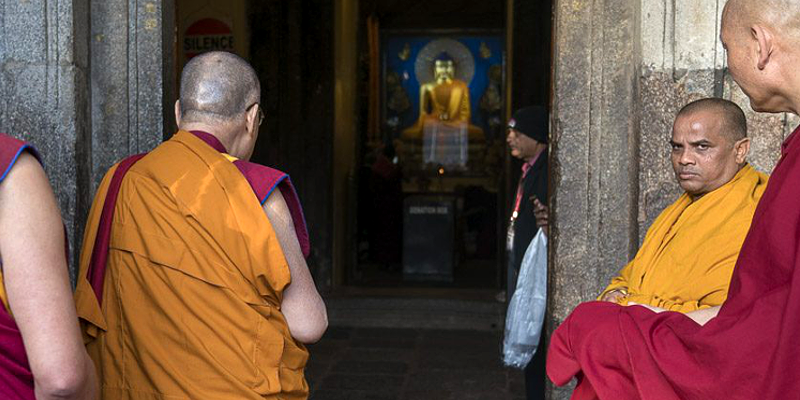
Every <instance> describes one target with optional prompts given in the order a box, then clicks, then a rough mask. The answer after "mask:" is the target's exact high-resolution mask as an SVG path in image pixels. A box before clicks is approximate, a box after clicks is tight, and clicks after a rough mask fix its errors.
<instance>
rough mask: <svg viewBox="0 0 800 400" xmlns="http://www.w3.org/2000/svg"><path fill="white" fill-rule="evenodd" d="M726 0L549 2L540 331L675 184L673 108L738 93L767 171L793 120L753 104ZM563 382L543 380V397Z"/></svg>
mask: <svg viewBox="0 0 800 400" xmlns="http://www.w3.org/2000/svg"><path fill="white" fill-rule="evenodd" d="M724 4H725V0H705V1H702V2H700V1H697V2H690V1H678V2H675V1H673V0H597V1H588V0H570V1H558V2H557V5H556V7H555V10H556V11H555V12H556V15H555V17H556V18H555V52H554V60H553V68H554V92H553V93H554V98H553V111H552V120H553V121H552V122H553V124H552V129H551V137H552V141H551V143H552V144H551V152H552V160H553V163H552V170H551V188H552V189H551V193H550V196H551V199H550V204H551V221H552V224H553V225H552V227H551V232H552V233H551V241H550V243H551V244H550V255H549V256H550V278H549V284H550V289H549V296H550V304H549V305H548V311H549V314H550V315H549V318H548V330H549V332H548V333H552V330H553V329H555V328H556V327H557V326H558V325H559V324H560V323H561V321H563V320H564V318H565V317H566V316H567V315H568V314H569V312H571V311H572V309H573V308H574V307H575V306H576V305H577V304H578V303H580V302H582V301H587V300H592V299H594V298H595V297H596V296H597V294H598V293H599V292H600V290H601V289H602V288H604V287H605V286H606V285H607V283H608V282H609V280H610V278H611V277H612V276H614V275H615V274H616V273H617V272H618V270H619V269H620V268H621V267H622V266H623V265H624V264H625V263H626V262H627V261H628V260H629V259H630V258H632V257H633V255H634V254H635V252H636V250H637V248H638V246H639V244H640V243H641V241H642V240H643V238H644V234H645V233H646V231H647V229H648V228H649V226H650V224H652V222H653V220H654V219H655V218H656V217H657V216H658V214H659V213H660V212H661V211H662V210H663V209H664V208H665V207H666V206H667V205H669V204H671V203H672V202H674V201H675V199H677V197H678V196H679V195H680V193H681V190H680V187H679V186H678V185H677V183H676V182H675V178H674V173H673V171H672V167H671V164H670V161H669V149H670V147H669V142H668V140H669V138H670V136H671V130H672V122H673V120H674V117H675V114H676V113H677V111H678V110H679V109H680V108H681V107H682V106H683V105H685V104H686V103H688V102H690V101H692V100H695V99H699V98H703V97H712V96H716V97H723V98H727V99H730V100H733V101H735V102H736V103H738V104H739V105H740V106H741V107H742V108H743V109H744V110H745V114H746V115H747V118H748V125H749V135H750V137H751V138H752V141H753V145H752V149H751V155H750V157H749V161H750V162H751V163H752V164H753V165H754V166H755V167H756V168H758V169H760V170H761V171H764V172H769V171H771V170H772V168H773V167H774V165H775V163H776V162H777V159H778V157H779V155H780V144H781V142H782V141H783V139H784V138H785V137H786V136H788V134H789V133H791V131H792V130H793V128H794V127H795V126H797V124H798V122H800V119H798V118H797V117H793V116H792V117H790V116H787V115H783V114H781V115H774V114H758V113H755V112H753V111H752V109H750V107H749V102H748V100H747V98H746V97H745V96H744V95H743V94H742V92H741V90H740V89H739V88H738V86H737V85H736V84H735V83H734V82H733V80H732V79H731V78H730V76H729V75H728V73H727V70H726V69H725V54H724V50H723V49H722V46H721V44H720V42H719V31H720V18H721V13H722V9H723V6H724ZM569 394H570V389H569V388H566V389H557V388H551V390H550V392H549V398H550V399H567V398H568V397H569Z"/></svg>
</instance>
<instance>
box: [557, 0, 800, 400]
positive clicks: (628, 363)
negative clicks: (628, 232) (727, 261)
mask: <svg viewBox="0 0 800 400" xmlns="http://www.w3.org/2000/svg"><path fill="white" fill-rule="evenodd" d="M722 18H723V20H722V30H721V39H722V43H723V45H724V46H725V48H726V49H727V54H728V67H729V69H730V73H731V76H732V77H733V79H734V80H735V81H736V82H737V83H738V84H739V86H740V87H741V88H742V90H743V91H744V93H745V94H746V95H747V96H748V97H749V98H750V104H751V106H752V108H753V109H754V110H756V111H763V112H791V113H794V114H800V70H798V65H800V0H729V1H728V3H727V4H726V6H725V10H724V12H723V17H722ZM662 311H663V310H660V309H657V308H655V307H643V306H627V307H626V306H620V305H617V304H611V303H601V302H591V303H585V304H582V305H580V306H578V307H577V308H576V309H575V310H574V311H573V313H572V314H571V315H570V316H569V317H567V319H566V320H565V321H564V322H563V323H562V324H561V326H560V327H559V328H558V329H557V330H556V331H555V333H554V334H553V337H552V339H551V344H550V348H549V350H548V365H547V370H548V376H549V377H550V379H551V380H552V381H553V382H554V383H556V384H557V385H564V384H566V383H568V382H569V381H570V380H571V379H572V378H573V377H575V378H577V383H578V385H577V388H576V389H575V391H574V392H573V395H572V398H573V399H577V400H583V399H603V400H605V399H620V400H628V399H630V400H633V399H644V400H695V399H696V400H700V399H704V400H705V399H742V400H752V399H766V400H777V399H796V398H800V368H798V366H797V364H798V360H800V341H798V340H800V339H799V338H800V128H798V129H797V130H795V132H794V133H792V134H791V136H789V137H788V138H787V139H786V141H785V142H784V143H783V150H782V155H781V158H780V161H779V162H778V164H777V166H776V167H775V170H774V171H773V173H772V176H771V178H770V181H769V184H768V186H767V188H766V190H765V192H764V195H763V197H762V198H761V202H760V203H759V205H758V207H757V208H756V211H755V214H754V217H753V222H752V225H751V228H750V231H749V233H748V234H747V237H746V239H745V241H744V244H743V246H742V249H741V252H740V253H739V258H738V261H737V263H736V266H735V268H734V272H733V277H732V280H731V284H730V288H729V292H728V298H727V300H726V301H725V303H724V304H723V305H722V306H721V307H720V306H718V307H714V308H709V309H705V310H700V311H695V312H690V313H687V314H681V313H677V312H662Z"/></svg>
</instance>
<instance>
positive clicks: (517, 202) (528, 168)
mask: <svg viewBox="0 0 800 400" xmlns="http://www.w3.org/2000/svg"><path fill="white" fill-rule="evenodd" d="M540 155H542V153H541V152H540V153H539V154H537V155H536V157H533V158H532V159H531V160H530V161H528V162H526V163H525V164H523V165H522V176H520V177H519V182H518V183H517V197H516V199H515V200H514V211H513V212H511V223H512V224H513V223H514V221H516V220H517V217H518V216H519V208H520V207H521V206H522V195H523V194H524V191H525V184H524V183H525V177H527V176H528V172H530V171H531V168H532V167H533V164H535V163H536V160H538V159H539V156H540Z"/></svg>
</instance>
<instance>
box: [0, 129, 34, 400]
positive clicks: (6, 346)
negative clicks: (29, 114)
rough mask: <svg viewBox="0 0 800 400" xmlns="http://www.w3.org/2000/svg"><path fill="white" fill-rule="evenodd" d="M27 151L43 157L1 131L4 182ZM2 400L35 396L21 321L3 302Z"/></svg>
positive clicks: (0, 346) (0, 171) (0, 167)
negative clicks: (17, 320)
mask: <svg viewBox="0 0 800 400" xmlns="http://www.w3.org/2000/svg"><path fill="white" fill-rule="evenodd" d="M25 151H27V152H29V153H30V154H33V155H34V156H35V157H36V158H37V159H39V154H38V153H37V152H36V150H35V149H34V148H33V147H31V146H30V145H28V144H27V143H25V142H23V141H21V140H17V139H14V138H12V137H9V136H6V135H4V134H2V133H0V174H1V175H0V184H2V182H3V180H5V178H6V176H8V173H9V172H11V169H12V168H13V167H14V164H15V163H16V161H17V159H18V158H19V156H20V155H21V154H22V153H23V152H25ZM3 234H8V232H4V233H3ZM0 399H9V400H10V399H20V400H34V399H35V396H34V393H33V374H31V368H30V366H29V365H28V356H27V354H26V353H25V345H24V343H23V342H22V335H21V334H20V332H19V328H18V327H17V323H16V322H14V319H13V318H12V317H11V314H9V313H8V311H7V310H6V309H5V307H3V306H2V305H0Z"/></svg>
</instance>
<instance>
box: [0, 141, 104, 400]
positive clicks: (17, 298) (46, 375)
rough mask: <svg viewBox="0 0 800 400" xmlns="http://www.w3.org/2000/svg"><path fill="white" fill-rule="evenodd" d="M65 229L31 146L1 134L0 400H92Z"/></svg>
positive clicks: (93, 381)
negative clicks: (66, 250)
mask: <svg viewBox="0 0 800 400" xmlns="http://www.w3.org/2000/svg"><path fill="white" fill-rule="evenodd" d="M64 250H65V237H64V225H63V224H62V222H61V214H60V212H59V210H58V205H57V204H56V199H55V196H54V195H53V191H52V190H51V189H50V183H49V182H48V180H47V177H46V176H45V173H44V170H43V169H42V166H41V164H40V162H39V155H38V154H37V153H36V150H34V149H33V147H31V146H30V145H28V144H26V143H24V142H22V141H20V140H17V139H14V138H12V137H9V136H6V135H3V134H0V260H2V261H0V267H1V268H0V301H2V303H3V304H2V308H1V309H0V398H2V399H9V400H12V399H19V400H33V399H39V400H43V399H95V396H96V385H97V382H96V377H95V372H94V366H93V365H92V362H91V361H90V360H89V356H88V355H87V354H86V349H84V347H83V345H82V343H81V336H80V331H79V329H78V319H77V316H76V315H75V307H74V303H73V302H72V288H71V286H70V282H69V276H68V273H67V259H66V255H65V252H64Z"/></svg>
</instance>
